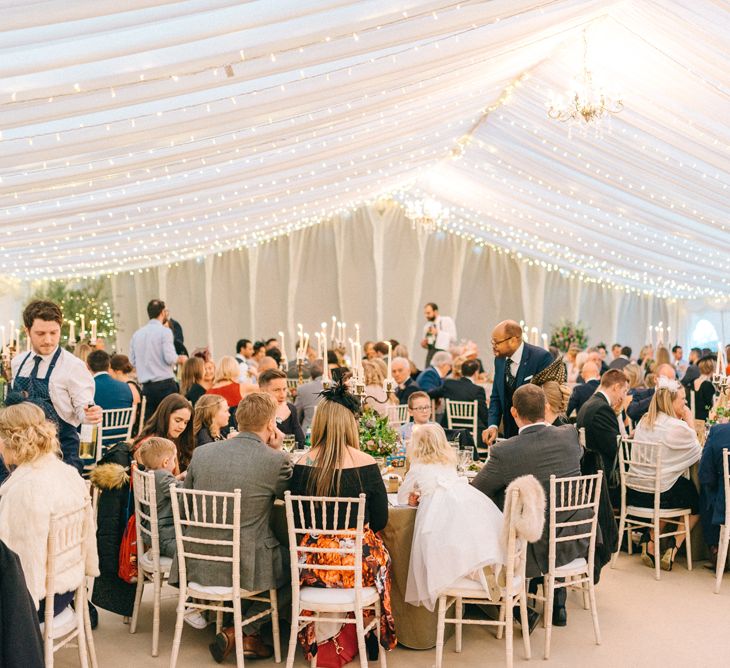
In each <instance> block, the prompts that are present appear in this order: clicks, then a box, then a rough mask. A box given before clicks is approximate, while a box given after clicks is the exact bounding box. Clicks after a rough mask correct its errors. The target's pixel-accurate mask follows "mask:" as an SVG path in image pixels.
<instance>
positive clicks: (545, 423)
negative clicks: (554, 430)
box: [517, 421, 550, 434]
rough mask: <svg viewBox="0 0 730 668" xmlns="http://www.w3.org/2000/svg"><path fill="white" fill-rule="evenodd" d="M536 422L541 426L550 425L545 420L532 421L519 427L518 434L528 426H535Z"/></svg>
mask: <svg viewBox="0 0 730 668" xmlns="http://www.w3.org/2000/svg"><path fill="white" fill-rule="evenodd" d="M538 424H541V425H542V426H543V427H549V426H550V425H548V423H547V422H544V421H541V422H532V423H530V424H526V425H525V426H524V427H520V429H519V431H518V432H517V433H518V434H521V433H522V430H523V429H529V428H530V427H535V426H536V425H538Z"/></svg>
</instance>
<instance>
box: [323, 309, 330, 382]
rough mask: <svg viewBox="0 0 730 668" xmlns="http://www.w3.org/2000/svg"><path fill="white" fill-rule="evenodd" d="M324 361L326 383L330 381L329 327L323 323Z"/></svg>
mask: <svg viewBox="0 0 730 668" xmlns="http://www.w3.org/2000/svg"><path fill="white" fill-rule="evenodd" d="M321 336H322V360H323V361H324V369H322V375H323V378H324V380H325V381H326V382H329V380H330V365H329V363H328V362H327V325H326V324H325V323H324V322H323V323H322V335H321Z"/></svg>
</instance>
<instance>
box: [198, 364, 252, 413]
mask: <svg viewBox="0 0 730 668" xmlns="http://www.w3.org/2000/svg"><path fill="white" fill-rule="evenodd" d="M240 373H241V369H240V367H239V366H238V362H237V361H236V358H235V357H231V356H230V355H225V356H224V357H221V359H220V362H218V366H217V367H216V370H215V378H214V379H213V385H212V386H211V387H210V389H209V390H208V392H207V394H217V395H218V396H221V397H223V398H224V399H225V400H226V402H227V403H228V408H233V409H235V408H236V407H237V406H238V404H239V403H240V402H241V399H243V394H242V392H241V383H239V382H238V376H239V374H240Z"/></svg>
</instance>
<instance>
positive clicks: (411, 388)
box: [390, 357, 421, 404]
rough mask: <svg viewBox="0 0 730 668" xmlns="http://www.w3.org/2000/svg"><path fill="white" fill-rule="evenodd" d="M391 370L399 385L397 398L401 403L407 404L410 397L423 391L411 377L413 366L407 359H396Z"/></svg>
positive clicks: (396, 391)
mask: <svg viewBox="0 0 730 668" xmlns="http://www.w3.org/2000/svg"><path fill="white" fill-rule="evenodd" d="M390 369H391V372H392V374H393V380H395V382H396V383H397V387H396V389H395V396H396V398H397V399H398V402H399V403H401V404H407V403H408V397H410V396H411V394H413V393H414V392H418V391H419V390H420V389H421V388H420V387H418V383H417V382H416V381H415V380H414V379H413V377H412V375H411V364H410V362H409V360H407V359H406V358H405V357H394V358H393V361H392V362H391V365H390Z"/></svg>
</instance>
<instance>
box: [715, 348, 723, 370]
mask: <svg viewBox="0 0 730 668" xmlns="http://www.w3.org/2000/svg"><path fill="white" fill-rule="evenodd" d="M715 373H717V374H718V375H719V376H724V375H725V374H724V373H723V368H722V342H721V341H718V342H717V368H716V369H715Z"/></svg>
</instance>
